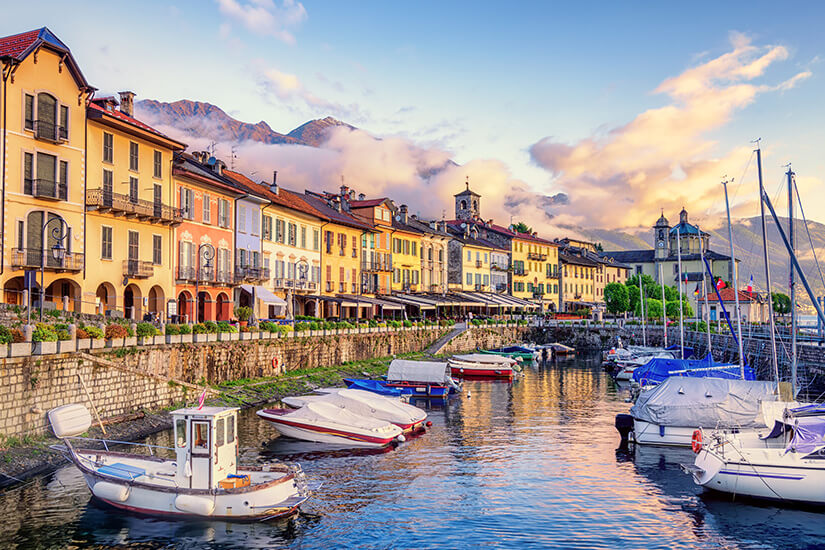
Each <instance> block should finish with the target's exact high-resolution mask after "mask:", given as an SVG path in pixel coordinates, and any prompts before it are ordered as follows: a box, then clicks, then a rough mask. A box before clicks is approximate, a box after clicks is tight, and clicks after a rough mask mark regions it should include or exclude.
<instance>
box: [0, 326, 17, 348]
mask: <svg viewBox="0 0 825 550" xmlns="http://www.w3.org/2000/svg"><path fill="white" fill-rule="evenodd" d="M12 342H14V337H13V336H12V331H11V330H9V329H8V328H6V327H4V326H2V325H0V344H11V343H12Z"/></svg>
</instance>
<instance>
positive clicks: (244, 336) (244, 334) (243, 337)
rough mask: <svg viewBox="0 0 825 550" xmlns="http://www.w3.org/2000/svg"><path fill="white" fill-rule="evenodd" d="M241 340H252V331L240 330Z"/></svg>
mask: <svg viewBox="0 0 825 550" xmlns="http://www.w3.org/2000/svg"><path fill="white" fill-rule="evenodd" d="M240 335H241V340H252V333H251V332H241V333H240Z"/></svg>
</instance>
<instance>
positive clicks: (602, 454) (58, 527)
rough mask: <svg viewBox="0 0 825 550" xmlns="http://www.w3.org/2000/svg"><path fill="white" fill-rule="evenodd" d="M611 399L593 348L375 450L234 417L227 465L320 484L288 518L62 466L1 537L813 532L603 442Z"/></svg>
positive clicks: (136, 539)
mask: <svg viewBox="0 0 825 550" xmlns="http://www.w3.org/2000/svg"><path fill="white" fill-rule="evenodd" d="M468 393H469V395H468ZM624 397H625V395H624V393H623V392H622V391H621V390H619V389H617V387H616V386H615V385H614V384H613V383H612V381H611V380H610V378H609V377H608V376H607V375H606V374H605V373H604V372H602V370H601V369H600V366H599V360H598V357H593V358H588V357H577V358H575V359H565V360H559V361H557V362H553V363H549V364H546V365H536V366H535V368H528V369H526V371H525V374H524V377H523V378H521V379H519V380H517V381H515V382H513V383H507V382H500V381H484V380H472V381H468V382H467V383H466V384H465V387H464V389H463V391H462V392H461V393H460V394H458V395H456V396H454V397H453V398H452V399H450V400H447V401H443V402H441V403H435V404H431V408H430V409H429V414H430V420H432V422H433V426H432V427H431V428H429V429H428V431H427V433H426V434H424V435H422V436H420V437H416V438H411V439H410V440H409V441H407V442H406V443H404V444H402V445H400V446H398V447H397V448H394V449H388V450H386V451H384V452H379V453H375V452H373V451H366V452H363V451H358V452H352V451H350V450H342V449H336V448H329V447H325V446H323V445H318V444H312V443H305V442H298V441H292V440H288V439H285V438H279V437H277V433H276V432H275V430H274V429H273V427H272V426H271V425H269V424H268V423H266V422H263V421H260V420H259V419H258V418H257V417H256V416H255V415H254V411H246V412H244V413H243V414H242V418H241V421H240V425H239V431H240V433H239V435H240V441H241V444H242V445H243V447H242V448H241V449H240V453H241V460H242V462H265V461H270V460H273V459H282V460H284V459H285V460H298V461H299V462H300V463H301V464H302V466H303V467H304V470H305V471H306V472H307V476H308V477H309V478H310V479H311V480H321V481H323V482H324V486H323V487H322V488H321V489H320V490H319V491H318V494H317V495H316V496H315V498H313V499H312V500H311V501H310V503H309V504H308V505H307V506H306V508H305V510H304V512H303V513H302V514H301V515H300V516H298V517H296V518H294V519H292V520H289V521H282V522H280V523H265V524H258V523H253V524H232V523H225V522H214V521H196V522H192V521H163V520H158V519H153V518H146V517H139V516H134V515H128V514H123V513H120V512H117V511H114V510H112V509H109V508H107V507H103V506H98V505H96V504H95V503H94V502H92V501H90V499H89V491H88V489H87V488H86V486H85V484H84V483H83V480H82V478H81V476H80V474H79V473H78V472H77V471H76V470H75V469H74V468H73V467H66V468H61V469H60V470H58V471H57V472H55V473H54V474H52V475H49V476H45V477H42V478H39V479H37V480H35V481H34V482H33V483H31V484H28V485H26V486H24V487H21V488H18V489H15V490H12V491H8V492H6V493H3V494H0V514H3V518H4V519H3V521H2V522H0V546H2V547H20V548H52V547H66V546H72V547H77V548H85V547H100V546H103V547H111V546H117V547H135V548H147V547H151V548H154V547H174V548H238V547H247V548H273V547H286V546H290V547H291V546H299V547H302V548H329V547H381V548H385V547H406V548H411V547H432V546H447V547H456V548H467V547H478V546H490V545H498V546H506V547H515V546H518V547H520V546H541V547H586V548H617V547H630V548H673V547H680V548H707V547H720V548H725V547H731V548H733V547H736V548H741V547H754V548H790V547H798V546H810V545H817V544H820V541H822V540H824V539H823V536H825V527H820V525H821V524H822V523H823V522H822V521H821V518H822V515H821V514H820V513H816V512H811V511H806V510H783V509H779V508H776V507H773V506H764V505H763V506H754V505H752V504H746V503H740V502H730V500H729V499H720V498H713V497H712V496H708V495H706V494H705V493H702V492H701V491H700V490H699V489H697V488H696V487H695V486H694V485H693V483H692V481H691V480H690V477H689V476H687V475H685V474H683V473H682V472H681V471H680V470H679V463H680V462H686V461H692V460H693V455H692V453H691V452H690V451H689V450H679V449H661V448H652V447H647V448H637V449H635V450H633V451H632V452H625V453H623V452H617V451H616V447H617V445H618V442H619V437H618V434H617V433H616V431H615V429H614V427H613V417H614V415H615V414H616V413H619V412H626V411H627V409H628V405H627V404H626V403H625V402H624ZM170 439H171V436H170V434H169V433H162V434H157V435H156V436H153V437H152V438H151V441H150V442H152V443H155V444H159V445H168V444H170V443H171V440H170Z"/></svg>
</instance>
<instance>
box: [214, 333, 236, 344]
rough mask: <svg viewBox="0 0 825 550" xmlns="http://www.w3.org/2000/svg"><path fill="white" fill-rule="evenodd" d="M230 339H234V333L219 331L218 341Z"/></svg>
mask: <svg viewBox="0 0 825 550" xmlns="http://www.w3.org/2000/svg"><path fill="white" fill-rule="evenodd" d="M236 334H237V333H236ZM230 340H232V333H231V332H219V333H218V342H229V341H230Z"/></svg>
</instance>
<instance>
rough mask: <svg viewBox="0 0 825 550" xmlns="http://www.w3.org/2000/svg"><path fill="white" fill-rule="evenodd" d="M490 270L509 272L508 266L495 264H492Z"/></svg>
mask: <svg viewBox="0 0 825 550" xmlns="http://www.w3.org/2000/svg"><path fill="white" fill-rule="evenodd" d="M490 269H492V270H493V271H507V269H508V268H507V265H506V264H501V263H498V262H493V263H491V264H490Z"/></svg>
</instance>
